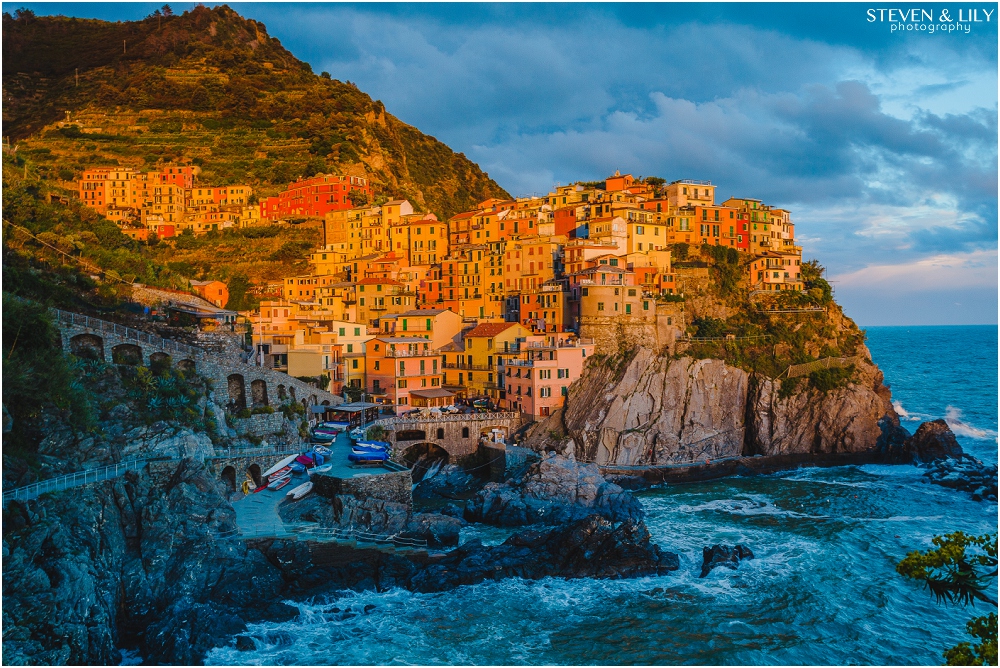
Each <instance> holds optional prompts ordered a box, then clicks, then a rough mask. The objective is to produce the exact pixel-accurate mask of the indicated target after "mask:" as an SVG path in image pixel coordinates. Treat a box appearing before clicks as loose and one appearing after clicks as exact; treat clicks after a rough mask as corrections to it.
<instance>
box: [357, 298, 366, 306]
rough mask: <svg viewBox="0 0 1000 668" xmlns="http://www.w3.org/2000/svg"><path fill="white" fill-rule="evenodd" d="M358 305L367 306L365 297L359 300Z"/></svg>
mask: <svg viewBox="0 0 1000 668" xmlns="http://www.w3.org/2000/svg"><path fill="white" fill-rule="evenodd" d="M358 303H359V304H360V305H361V306H364V305H365V298H364V297H362V298H361V299H360V300H358Z"/></svg>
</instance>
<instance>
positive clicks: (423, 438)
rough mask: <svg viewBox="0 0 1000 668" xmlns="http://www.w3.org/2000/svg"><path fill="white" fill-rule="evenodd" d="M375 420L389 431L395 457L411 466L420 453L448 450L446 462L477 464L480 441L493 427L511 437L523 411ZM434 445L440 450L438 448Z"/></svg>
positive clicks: (388, 436) (466, 464)
mask: <svg viewBox="0 0 1000 668" xmlns="http://www.w3.org/2000/svg"><path fill="white" fill-rule="evenodd" d="M376 424H378V425H380V426H381V427H383V428H384V429H385V430H386V431H387V440H388V441H389V442H391V443H392V445H393V449H392V458H393V459H394V460H395V461H397V462H398V463H400V464H404V465H406V466H409V467H412V466H413V464H414V463H415V462H416V461H417V460H418V459H419V458H420V456H421V455H425V454H434V453H436V454H437V456H438V457H440V458H445V457H443V456H442V453H441V452H440V451H443V454H446V455H447V457H446V459H447V463H450V464H459V465H462V466H466V467H468V466H471V465H475V464H478V463H479V461H478V458H479V456H480V452H479V443H480V441H481V440H482V439H483V438H484V437H486V436H488V435H489V434H490V433H491V432H492V431H493V430H494V429H498V430H500V432H501V433H502V434H503V436H504V438H505V439H508V440H509V437H510V435H511V434H513V433H514V432H515V431H517V429H518V428H519V427H520V426H521V414H520V413H474V414H467V415H466V414H460V415H441V416H437V417H423V416H415V417H393V418H386V419H384V420H379V421H378V422H377V423H376ZM435 448H437V449H439V450H435Z"/></svg>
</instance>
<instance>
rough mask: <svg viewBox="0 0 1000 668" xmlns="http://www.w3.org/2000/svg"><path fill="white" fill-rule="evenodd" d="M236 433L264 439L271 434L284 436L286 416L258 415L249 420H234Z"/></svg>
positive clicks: (276, 414)
mask: <svg viewBox="0 0 1000 668" xmlns="http://www.w3.org/2000/svg"><path fill="white" fill-rule="evenodd" d="M233 423H234V425H235V428H236V433H237V434H239V435H240V436H257V437H260V438H262V437H264V436H270V435H271V434H284V431H285V416H284V414H283V413H271V414H267V413H258V414H257V415H251V416H250V417H248V418H236V419H234V420H233Z"/></svg>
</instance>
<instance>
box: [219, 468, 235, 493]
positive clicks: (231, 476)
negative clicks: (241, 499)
mask: <svg viewBox="0 0 1000 668" xmlns="http://www.w3.org/2000/svg"><path fill="white" fill-rule="evenodd" d="M219 477H220V478H222V482H224V483H225V484H226V488H227V489H228V490H229V491H230V492H235V491H236V469H235V468H234V467H232V466H227V467H226V468H224V469H222V475H220V476H219Z"/></svg>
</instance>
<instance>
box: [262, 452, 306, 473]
mask: <svg viewBox="0 0 1000 668" xmlns="http://www.w3.org/2000/svg"><path fill="white" fill-rule="evenodd" d="M296 457H298V455H288V456H287V457H285V458H284V459H282V460H281V461H280V462H278V463H277V464H275V465H274V466H272V467H271V468H269V469H268V470H266V471H264V473H262V474H261V477H262V478H266V477H267V476H269V475H271V474H272V473H277V472H278V471H280V470H281V469H283V468H285V467H286V466H288V465H289V464H291V463H292V462H294V461H295V458H296Z"/></svg>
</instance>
